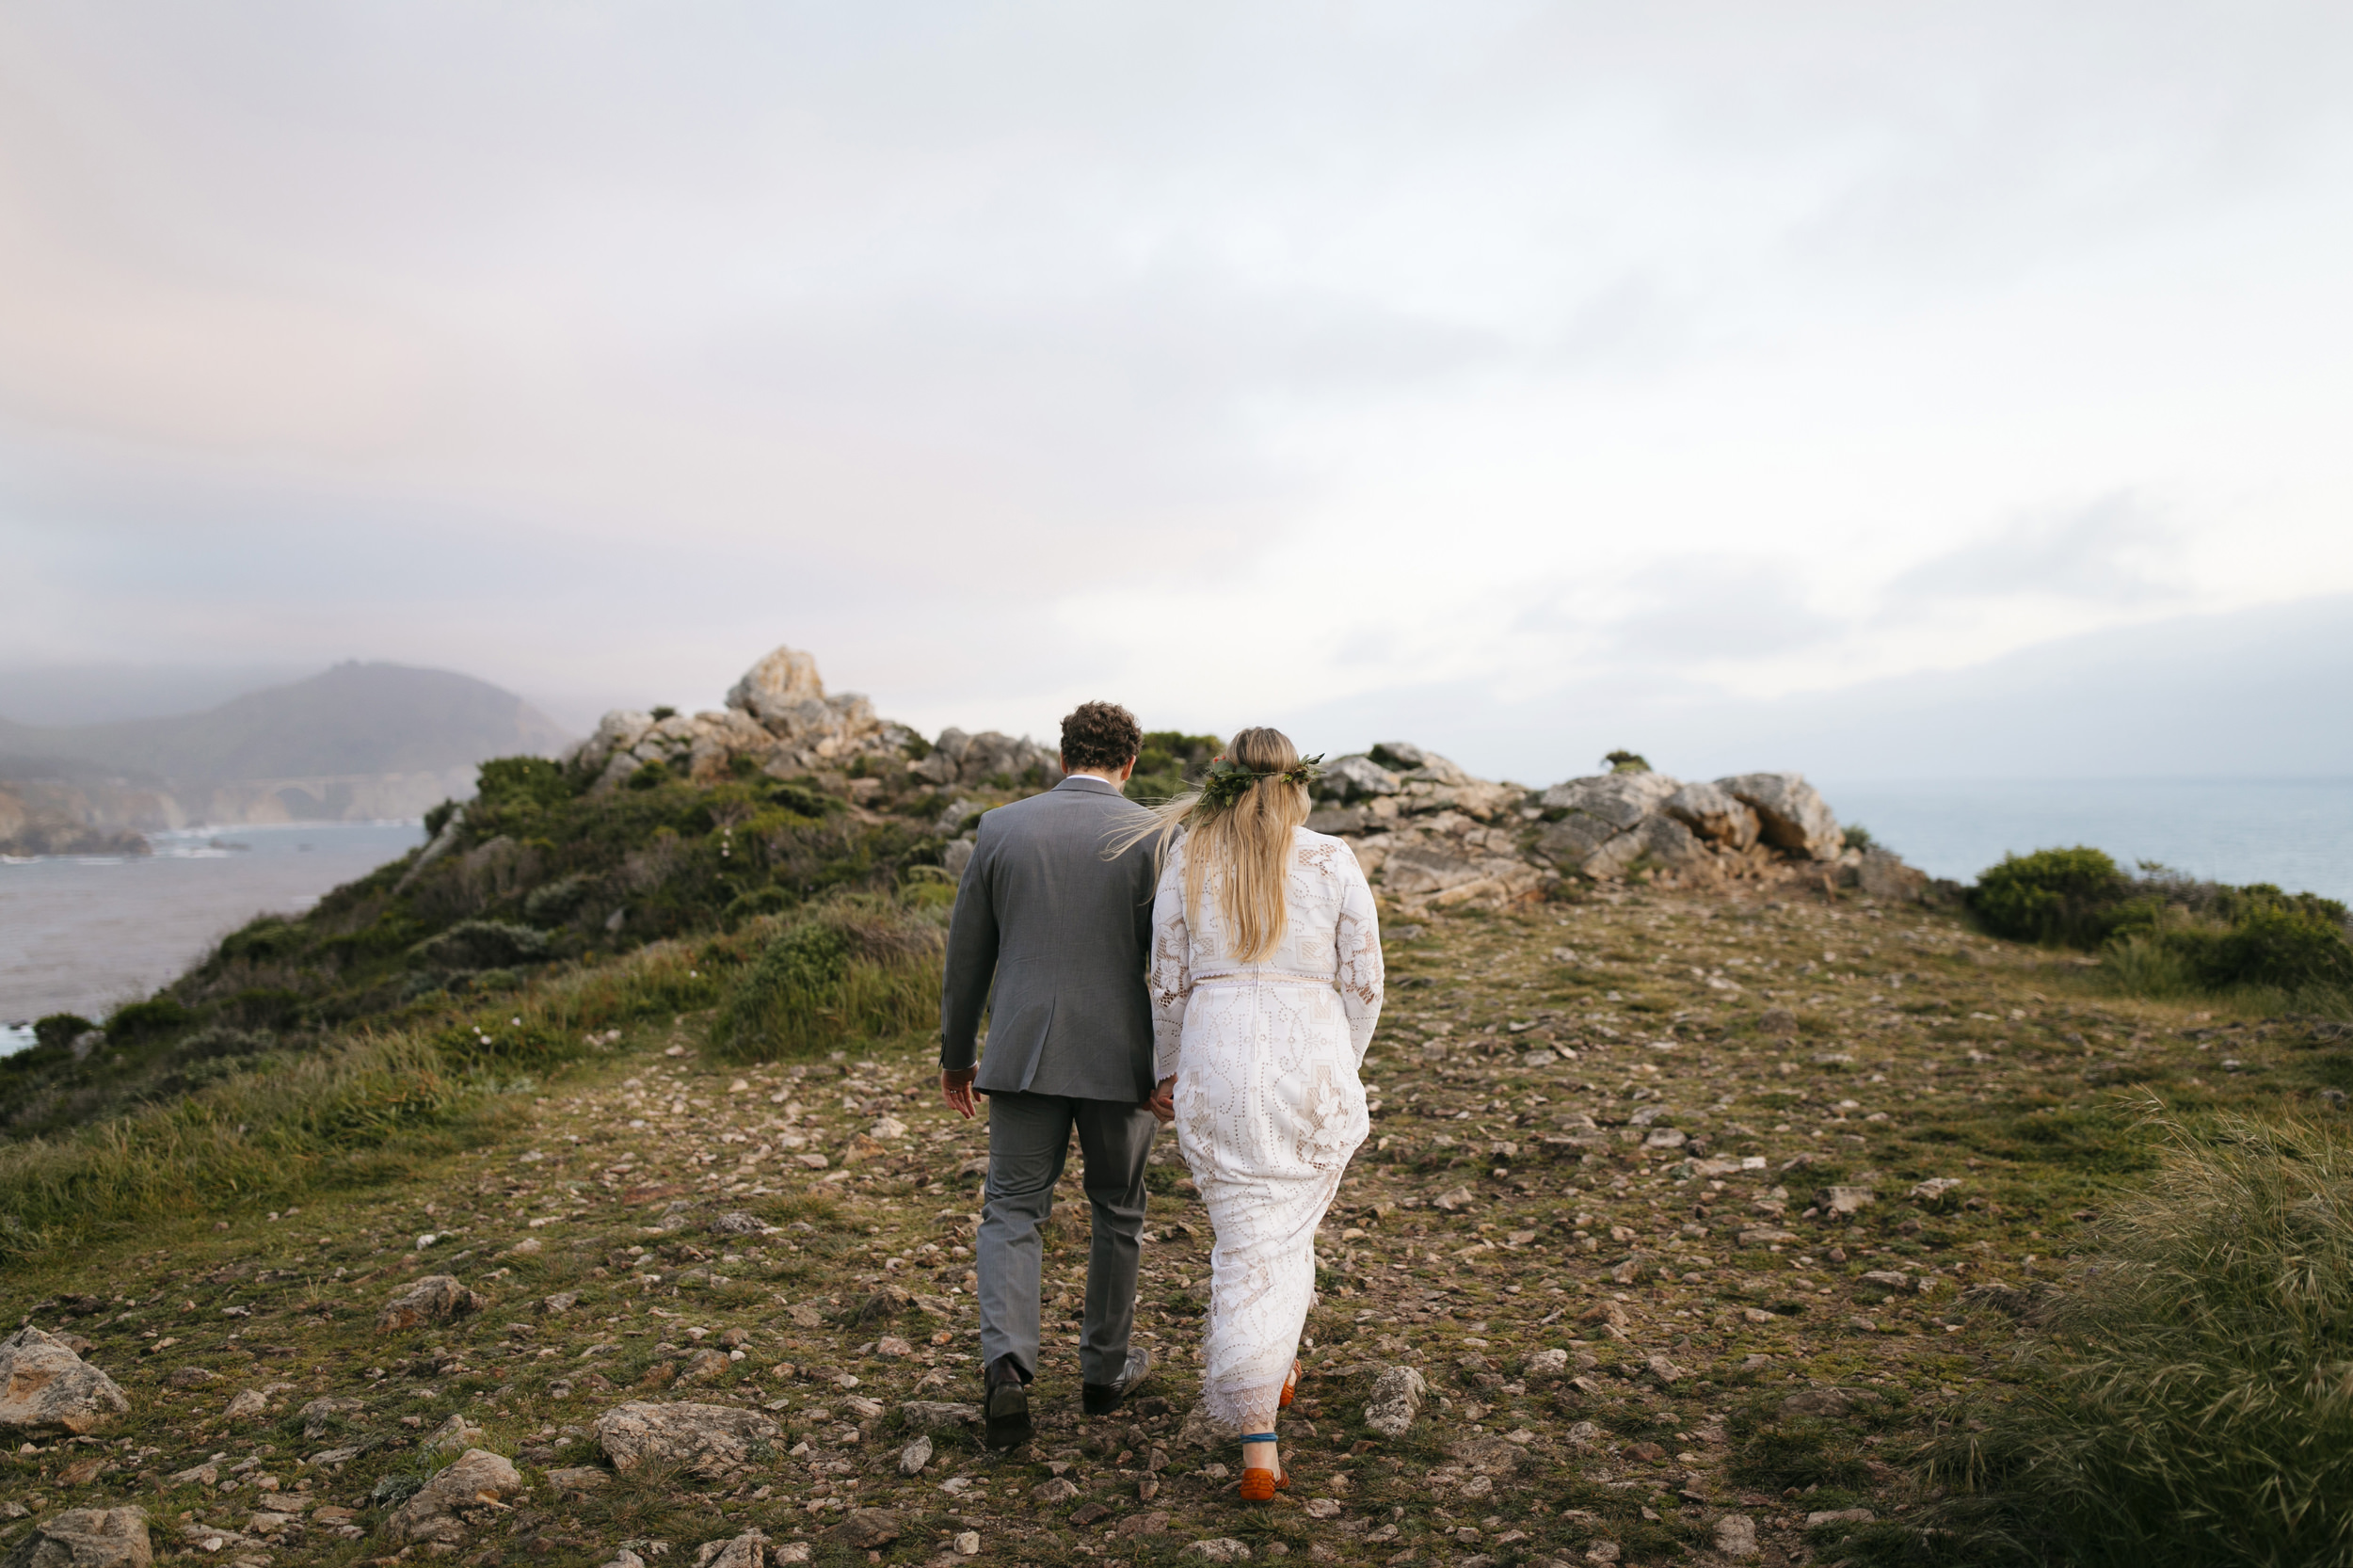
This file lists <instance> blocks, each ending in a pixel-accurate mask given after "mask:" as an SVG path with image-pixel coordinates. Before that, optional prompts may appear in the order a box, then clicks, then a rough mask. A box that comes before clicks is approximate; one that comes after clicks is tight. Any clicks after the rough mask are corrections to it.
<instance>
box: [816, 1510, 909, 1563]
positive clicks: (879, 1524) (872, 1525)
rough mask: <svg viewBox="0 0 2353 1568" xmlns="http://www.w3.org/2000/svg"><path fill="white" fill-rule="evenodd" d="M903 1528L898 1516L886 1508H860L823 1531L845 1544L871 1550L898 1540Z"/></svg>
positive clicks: (859, 1549)
mask: <svg viewBox="0 0 2353 1568" xmlns="http://www.w3.org/2000/svg"><path fill="white" fill-rule="evenodd" d="M904 1528H905V1527H904V1525H902V1524H901V1523H900V1520H899V1516H898V1515H897V1514H896V1513H893V1512H890V1510H888V1509H887V1508H861V1509H857V1510H855V1511H854V1512H851V1514H850V1515H849V1517H847V1518H845V1519H843V1520H842V1521H841V1523H840V1524H838V1525H836V1526H834V1528H831V1529H829V1530H827V1531H826V1532H825V1533H826V1534H827V1535H829V1536H831V1537H833V1539H835V1540H836V1541H839V1542H840V1543H841V1544H843V1545H845V1546H850V1547H854V1548H855V1549H856V1550H858V1551H861V1552H871V1551H873V1550H874V1549H875V1548H877V1547H880V1546H888V1545H889V1544H891V1543H892V1542H893V1541H896V1540H898V1539H899V1535H900V1532H901V1531H902V1530H903V1529H904Z"/></svg>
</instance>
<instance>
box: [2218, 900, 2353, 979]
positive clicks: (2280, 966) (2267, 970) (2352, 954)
mask: <svg viewBox="0 0 2353 1568" xmlns="http://www.w3.org/2000/svg"><path fill="white" fill-rule="evenodd" d="M2199 978H2200V979H2201V980H2202V981H2204V982H2205V983H2206V984H2208V985H2216V986H2220V985H2275V986H2278V987H2279V988H2280V989H2281V990H2283V991H2298V990H2302V989H2304V988H2306V987H2308V986H2322V985H2333V986H2346V985H2353V948H2348V947H2346V946H2345V935H2344V931H2343V929H2342V928H2341V927H2340V926H2338V925H2336V924H2333V923H2330V922H2329V921H2326V920H2315V919H2313V916H2311V915H2310V914H2307V913H2305V912H2303V911H2301V910H2299V909H2297V908H2294V907H2292V906H2282V905H2270V906H2258V907H2255V908H2253V909H2250V910H2249V911H2248V913H2247V914H2245V915H2244V916H2242V917H2241V918H2240V919H2239V920H2237V922H2236V923H2234V924H2233V926H2232V927H2231V929H2230V930H2229V931H2227V932H2225V933H2223V934H2222V935H2221V936H2217V937H2216V938H2215V939H2214V940H2213V941H2212V942H2211V943H2210V944H2208V946H2207V948H2206V951H2205V952H2204V953H2203V954H2202V955H2201V973H2200V975H2199Z"/></svg>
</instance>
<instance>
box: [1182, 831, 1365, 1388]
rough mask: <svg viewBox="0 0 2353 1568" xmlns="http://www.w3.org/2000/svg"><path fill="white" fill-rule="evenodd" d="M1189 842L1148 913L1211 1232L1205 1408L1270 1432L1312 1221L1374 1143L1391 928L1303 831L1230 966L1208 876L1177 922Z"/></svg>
mask: <svg viewBox="0 0 2353 1568" xmlns="http://www.w3.org/2000/svg"><path fill="white" fill-rule="evenodd" d="M1184 856H1185V846H1184V843H1183V841H1182V840H1179V841H1178V842H1177V845H1176V847H1175V848H1174V849H1173V850H1172V851H1171V852H1170V855H1169V859H1168V865H1167V866H1166V868H1165V869H1164V870H1163V871H1162V872H1161V875H1160V891H1159V894H1158V897H1157V899H1156V900H1155V902H1154V904H1153V910H1152V958H1151V971H1150V974H1149V976H1148V982H1149V984H1150V987H1151V992H1152V1010H1153V1022H1154V1035H1155V1047H1156V1055H1157V1060H1158V1071H1157V1074H1156V1077H1158V1078H1160V1079H1166V1078H1168V1077H1170V1076H1171V1075H1174V1076H1175V1078H1176V1080H1177V1147H1178V1148H1179V1149H1180V1150H1181V1151H1182V1152H1183V1154H1184V1157H1185V1163H1186V1164H1188V1165H1190V1166H1191V1167H1192V1168H1193V1180H1194V1181H1195V1182H1196V1183H1197V1184H1199V1186H1200V1189H1201V1197H1202V1201H1203V1202H1204V1203H1205V1204H1206V1205H1207V1206H1208V1208H1209V1223H1210V1224H1211V1225H1213V1226H1214V1227H1215V1228H1216V1233H1217V1237H1216V1243H1215V1246H1214V1248H1213V1250H1212V1251H1211V1253H1210V1260H1209V1332H1208V1334H1207V1336H1205V1338H1204V1340H1203V1344H1202V1356H1203V1360H1204V1361H1205V1362H1206V1364H1207V1370H1206V1375H1205V1377H1204V1379H1203V1383H1204V1387H1205V1397H1206V1399H1207V1401H1208V1405H1209V1415H1210V1416H1211V1417H1212V1418H1214V1419H1215V1420H1217V1421H1218V1422H1220V1423H1221V1424H1223V1425H1225V1426H1226V1427H1227V1428H1228V1429H1229V1430H1230V1431H1232V1432H1235V1433H1237V1434H1239V1433H1242V1432H1273V1430H1274V1413H1275V1401H1276V1400H1277V1399H1278V1398H1279V1396H1280V1394H1281V1392H1282V1386H1283V1380H1284V1378H1285V1377H1286V1376H1287V1375H1288V1374H1289V1371H1290V1365H1291V1358H1292V1357H1293V1356H1294V1355H1295V1354H1297V1353H1298V1346H1299V1336H1300V1334H1301V1332H1302V1330H1303V1329H1304V1328H1305V1325H1306V1321H1307V1309H1308V1307H1309V1305H1310V1304H1312V1303H1313V1301H1314V1299H1315V1283H1316V1259H1315V1235H1316V1227H1317V1226H1318V1225H1319V1224H1322V1222H1323V1215H1324V1211H1325V1210H1326V1209H1328V1208H1330V1207H1331V1206H1332V1196H1333V1194H1334V1193H1335V1192H1337V1191H1338V1190H1339V1185H1340V1176H1341V1174H1342V1173H1343V1172H1344V1171H1345V1170H1346V1169H1347V1166H1348V1160H1349V1156H1350V1155H1352V1154H1353V1153H1354V1152H1355V1151H1356V1146H1357V1145H1358V1144H1362V1143H1363V1142H1364V1141H1365V1133H1366V1130H1367V1128H1368V1126H1369V1123H1368V1121H1367V1117H1366V1114H1365V1090H1364V1084H1363V1083H1362V1082H1361V1081H1360V1080H1358V1078H1357V1076H1356V1069H1357V1066H1358V1064H1360V1063H1362V1062H1363V1061H1364V1059H1365V1048H1366V1047H1367V1046H1369V1045H1370V1044H1371V1043H1372V1030H1373V1025H1374V1023H1375V1022H1376V1021H1377V1020H1378V1019H1379V1017H1380V1016H1381V995H1382V966H1381V929H1380V924H1379V921H1378V920H1377V918H1376V917H1375V915H1374V913H1373V905H1372V891H1371V889H1370V888H1367V887H1366V886H1365V875H1364V872H1362V871H1361V870H1359V869H1358V867H1357V865H1356V856H1354V855H1353V854H1352V853H1350V851H1349V848H1348V846H1347V845H1346V844H1345V843H1342V842H1341V841H1340V840H1337V839H1334V838H1330V837H1327V836H1326V835H1324V834H1321V833H1310V832H1308V831H1307V830H1306V829H1305V828H1299V829H1296V830H1295V831H1294V833H1293V835H1292V850H1291V863H1290V874H1289V887H1288V890H1287V893H1286V901H1287V904H1288V908H1289V920H1288V923H1287V925H1286V927H1285V930H1284V934H1283V940H1282V943H1281V945H1280V946H1278V947H1277V948H1276V949H1275V950H1274V952H1273V953H1271V954H1269V955H1268V956H1267V957H1266V958H1265V959H1263V960H1261V961H1260V962H1258V963H1256V964H1243V963H1239V962H1237V961H1236V960H1235V959H1234V957H1233V950H1232V947H1231V944H1230V943H1229V942H1228V940H1227V939H1226V933H1225V921H1224V920H1222V919H1221V918H1220V915H1219V912H1218V908H1217V891H1216V886H1215V883H1216V879H1215V878H1214V877H1205V878H1203V886H1202V889H1201V898H1200V908H1199V911H1198V913H1199V916H1200V919H1199V920H1198V922H1197V923H1195V922H1193V921H1190V920H1187V918H1186V915H1185V860H1184Z"/></svg>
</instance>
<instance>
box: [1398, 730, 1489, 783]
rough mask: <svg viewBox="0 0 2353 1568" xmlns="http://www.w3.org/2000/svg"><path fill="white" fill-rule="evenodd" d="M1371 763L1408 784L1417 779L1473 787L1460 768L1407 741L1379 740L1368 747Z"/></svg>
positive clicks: (1467, 774) (1471, 778)
mask: <svg viewBox="0 0 2353 1568" xmlns="http://www.w3.org/2000/svg"><path fill="white" fill-rule="evenodd" d="M1372 760H1374V761H1376V762H1378V763H1380V764H1382V765H1383V766H1384V767H1387V768H1392V769H1394V770H1396V772H1397V776H1399V777H1400V778H1401V779H1404V780H1407V781H1409V782H1411V781H1416V780H1418V781H1420V782H1424V783H1430V784H1476V783H1478V782H1479V780H1478V779H1476V778H1473V777H1472V776H1470V774H1469V773H1468V772H1466V771H1465V769H1464V768H1463V766H1462V765H1461V764H1460V763H1458V762H1454V761H1451V760H1448V759H1447V758H1444V757H1441V756H1439V755H1438V754H1437V753H1436V752H1434V751H1428V750H1425V749H1423V748H1422V747H1420V746H1417V745H1416V744H1413V743H1412V742H1411V741H1383V742H1382V743H1380V744H1378V745H1376V746H1374V747H1373V748H1372Z"/></svg>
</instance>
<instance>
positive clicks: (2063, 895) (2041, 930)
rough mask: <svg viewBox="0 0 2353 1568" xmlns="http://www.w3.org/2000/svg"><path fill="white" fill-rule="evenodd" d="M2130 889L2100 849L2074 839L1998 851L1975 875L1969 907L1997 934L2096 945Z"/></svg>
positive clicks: (2127, 878)
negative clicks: (1995, 860)
mask: <svg viewBox="0 0 2353 1568" xmlns="http://www.w3.org/2000/svg"><path fill="white" fill-rule="evenodd" d="M2131 889H2132V879H2131V878H2129V877H2127V876H2126V875H2125V874H2124V873H2123V872H2121V871H2119V870H2118V869H2117V865H2116V862H2115V861H2114V860H2111V859H2109V858H2108V856H2106V854H2105V852H2103V851H2100V850H2096V849H2090V848H2087V847H2085V846H2083V845H2081V844H2078V845H2077V846H2075V847H2074V848H2073V849H2039V850H2036V851H2035V852H2034V853H2033V854H2032V855H2005V856H2002V863H2001V864H2000V865H1998V866H1993V867H1991V868H1989V869H1988V870H1987V871H1985V872H1983V873H1982V874H1980V875H1979V876H1978V878H1977V886H1976V887H1975V888H1971V889H1970V892H1969V907H1970V908H1971V909H1972V910H1974V911H1976V913H1977V919H1978V920H1979V921H1980V922H1981V923H1982V924H1983V925H1984V926H1985V928H1986V930H1988V931H1990V932H1992V933H1993V935H1994V936H2008V937H2009V938H2010V939H2011V940H2013V941H2020V942H2066V943H2069V944H2071V945H2073V946H2075V947H2095V946H2097V945H2098V944H2099V942H2100V941H2101V939H2102V938H2104V937H2105V936H2107V934H2108V931H2109V927H2110V916H2111V912H2112V911H2113V910H2114V908H2115V906H2116V905H2118V904H2121V903H2123V902H2124V901H2125V899H2126V898H2127V897H2128V896H2129V894H2130V892H2131Z"/></svg>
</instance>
